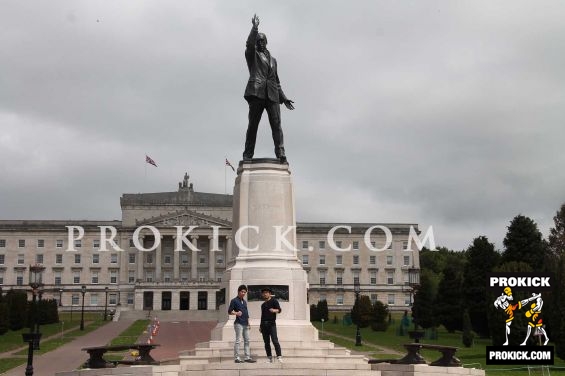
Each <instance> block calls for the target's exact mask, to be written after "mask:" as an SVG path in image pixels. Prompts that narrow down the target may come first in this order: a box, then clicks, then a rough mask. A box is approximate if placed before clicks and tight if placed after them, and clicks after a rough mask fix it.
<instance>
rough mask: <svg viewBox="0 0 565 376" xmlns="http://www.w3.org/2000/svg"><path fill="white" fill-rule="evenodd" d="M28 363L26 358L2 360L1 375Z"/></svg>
mask: <svg viewBox="0 0 565 376" xmlns="http://www.w3.org/2000/svg"><path fill="white" fill-rule="evenodd" d="M26 362H27V359H26V358H2V360H0V374H2V373H4V372H6V371H8V370H10V369H12V368H14V367H17V366H19V365H21V364H24V363H26Z"/></svg>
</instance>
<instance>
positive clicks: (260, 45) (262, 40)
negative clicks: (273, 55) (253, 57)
mask: <svg viewBox="0 0 565 376" xmlns="http://www.w3.org/2000/svg"><path fill="white" fill-rule="evenodd" d="M266 49H267V36H266V35H265V34H263V33H259V34H257V50H259V52H263V51H265V50H266Z"/></svg>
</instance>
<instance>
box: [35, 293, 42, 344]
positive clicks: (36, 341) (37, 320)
mask: <svg viewBox="0 0 565 376" xmlns="http://www.w3.org/2000/svg"><path fill="white" fill-rule="evenodd" d="M42 286H43V284H42ZM37 295H38V298H39V299H38V306H39V304H41V299H42V298H43V290H42V289H41V288H39V289H38V290H37ZM37 311H38V309H36V310H35V333H36V334H37V335H38V336H37V337H36V338H35V341H34V342H33V349H34V350H41V349H40V348H39V337H41V334H40V333H39V317H38V316H39V315H38V312H37Z"/></svg>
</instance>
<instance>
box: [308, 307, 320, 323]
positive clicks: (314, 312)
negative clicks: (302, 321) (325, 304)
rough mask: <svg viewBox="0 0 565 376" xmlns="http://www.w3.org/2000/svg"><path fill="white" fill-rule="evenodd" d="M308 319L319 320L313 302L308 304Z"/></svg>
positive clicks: (316, 308)
mask: <svg viewBox="0 0 565 376" xmlns="http://www.w3.org/2000/svg"><path fill="white" fill-rule="evenodd" d="M310 321H320V315H319V314H318V307H317V306H316V305H315V304H312V305H310Z"/></svg>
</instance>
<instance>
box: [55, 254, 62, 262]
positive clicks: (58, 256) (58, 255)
mask: <svg viewBox="0 0 565 376" xmlns="http://www.w3.org/2000/svg"><path fill="white" fill-rule="evenodd" d="M62 263H63V255H62V254H60V253H57V254H56V255H55V264H62Z"/></svg>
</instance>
